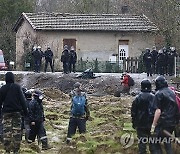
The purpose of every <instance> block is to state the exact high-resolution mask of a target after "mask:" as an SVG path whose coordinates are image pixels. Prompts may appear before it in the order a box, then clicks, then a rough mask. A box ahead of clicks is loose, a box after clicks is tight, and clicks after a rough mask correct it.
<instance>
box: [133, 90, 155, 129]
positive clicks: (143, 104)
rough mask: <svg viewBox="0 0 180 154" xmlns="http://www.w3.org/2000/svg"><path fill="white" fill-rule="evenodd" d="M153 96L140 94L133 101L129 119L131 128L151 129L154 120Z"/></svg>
mask: <svg viewBox="0 0 180 154" xmlns="http://www.w3.org/2000/svg"><path fill="white" fill-rule="evenodd" d="M153 102H154V95H153V94H152V93H150V92H141V93H140V94H139V95H138V96H137V97H136V98H135V100H134V101H133V104H132V107H131V117H132V124H133V128H151V125H152V122H153V118H154V112H155V107H154V104H153Z"/></svg>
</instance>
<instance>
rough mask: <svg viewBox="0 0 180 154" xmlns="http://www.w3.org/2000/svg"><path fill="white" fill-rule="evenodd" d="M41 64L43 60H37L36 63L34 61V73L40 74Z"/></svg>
mask: <svg viewBox="0 0 180 154" xmlns="http://www.w3.org/2000/svg"><path fill="white" fill-rule="evenodd" d="M40 63H41V60H37V59H35V61H34V71H35V72H40V65H41V64H40Z"/></svg>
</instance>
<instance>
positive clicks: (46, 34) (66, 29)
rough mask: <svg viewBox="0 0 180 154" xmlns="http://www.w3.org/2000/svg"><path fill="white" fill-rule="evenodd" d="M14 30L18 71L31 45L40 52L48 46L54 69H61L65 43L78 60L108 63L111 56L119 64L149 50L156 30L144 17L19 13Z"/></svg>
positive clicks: (153, 41) (153, 42)
mask: <svg viewBox="0 0 180 154" xmlns="http://www.w3.org/2000/svg"><path fill="white" fill-rule="evenodd" d="M14 31H15V32H16V68H17V69H18V70H21V69H22V67H23V65H24V64H23V63H24V61H22V56H23V54H25V53H26V52H27V50H28V51H30V50H31V49H32V47H33V46H34V45H40V46H41V47H42V50H43V51H45V50H46V48H47V46H50V47H51V49H52V51H53V52H54V61H55V64H54V66H55V69H56V70H62V64H61V62H60V57H61V53H62V50H63V46H64V45H65V44H67V45H68V46H69V47H70V46H71V45H73V46H74V47H75V49H76V52H77V55H78V59H80V58H81V57H82V58H83V59H88V60H94V59H96V58H97V59H98V60H99V61H109V60H110V59H111V58H112V56H115V57H116V58H115V60H116V61H121V60H122V59H123V58H124V57H137V56H139V55H140V54H141V52H142V51H143V50H144V49H145V48H152V46H154V44H155V35H156V33H157V31H158V28H157V27H156V25H154V24H153V23H152V22H151V21H150V20H149V19H148V18H147V17H146V16H144V15H131V14H103V15H99V14H92V15H88V14H61V13H22V15H21V16H20V18H19V19H18V20H17V22H16V24H15V26H14Z"/></svg>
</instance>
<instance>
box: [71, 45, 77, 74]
mask: <svg viewBox="0 0 180 154" xmlns="http://www.w3.org/2000/svg"><path fill="white" fill-rule="evenodd" d="M76 61H77V54H76V51H75V49H74V46H71V49H70V60H69V72H70V73H71V71H72V72H74V73H75V71H76V69H75V64H76Z"/></svg>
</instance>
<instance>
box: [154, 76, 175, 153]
mask: <svg viewBox="0 0 180 154" xmlns="http://www.w3.org/2000/svg"><path fill="white" fill-rule="evenodd" d="M155 84H156V90H157V92H156V94H155V99H154V104H155V107H156V111H155V115H154V120H153V123H152V127H151V133H152V134H155V135H156V136H157V139H158V141H161V140H162V141H163V140H164V139H166V141H167V142H164V145H165V150H166V153H167V154H171V153H173V150H172V147H171V140H170V139H169V137H167V136H166V134H165V133H164V130H166V131H168V132H169V133H170V134H172V132H173V131H174V129H175V125H176V124H177V122H178V106H177V103H176V95H175V93H174V92H173V91H172V90H171V89H169V88H168V84H167V81H166V79H165V78H164V76H158V77H157V78H156V79H155ZM154 146H155V150H156V153H157V154H162V149H161V146H160V143H159V142H155V144H154Z"/></svg>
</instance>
